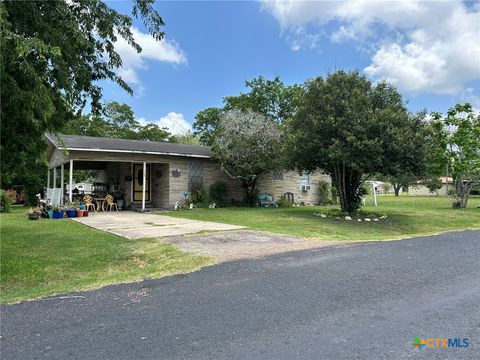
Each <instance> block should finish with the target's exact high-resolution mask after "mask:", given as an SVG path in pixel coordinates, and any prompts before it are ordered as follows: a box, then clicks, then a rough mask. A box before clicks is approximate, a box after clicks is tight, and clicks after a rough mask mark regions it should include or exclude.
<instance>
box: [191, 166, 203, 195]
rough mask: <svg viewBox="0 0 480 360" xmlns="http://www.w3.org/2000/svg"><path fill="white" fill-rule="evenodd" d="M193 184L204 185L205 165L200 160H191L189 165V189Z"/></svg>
mask: <svg viewBox="0 0 480 360" xmlns="http://www.w3.org/2000/svg"><path fill="white" fill-rule="evenodd" d="M193 184H202V185H203V163H202V161H200V160H191V161H189V163H188V188H189V189H191V188H192V185H193Z"/></svg>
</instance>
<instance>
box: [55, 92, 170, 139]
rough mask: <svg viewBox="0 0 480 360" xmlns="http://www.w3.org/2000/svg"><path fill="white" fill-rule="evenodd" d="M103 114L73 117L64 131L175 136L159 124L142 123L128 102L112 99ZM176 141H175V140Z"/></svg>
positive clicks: (123, 136)
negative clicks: (122, 102) (120, 102)
mask: <svg viewBox="0 0 480 360" xmlns="http://www.w3.org/2000/svg"><path fill="white" fill-rule="evenodd" d="M102 114H104V115H89V116H79V117H75V118H73V119H71V120H70V121H69V122H68V123H67V124H66V126H65V127H64V128H63V129H62V132H63V133H65V134H69V135H83V136H99V137H109V138H119V139H132V140H147V141H172V140H175V138H174V137H173V136H172V135H171V134H170V132H169V131H168V130H167V129H166V128H161V127H159V126H158V125H157V124H153V123H149V124H146V125H142V124H140V123H139V122H138V121H137V120H136V118H135V114H134V112H133V110H132V108H131V107H130V106H129V105H127V104H119V103H118V102H116V101H110V102H108V103H107V104H105V105H104V106H103V111H102ZM173 142H174V141H173Z"/></svg>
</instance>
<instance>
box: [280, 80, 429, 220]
mask: <svg viewBox="0 0 480 360" xmlns="http://www.w3.org/2000/svg"><path fill="white" fill-rule="evenodd" d="M288 128H289V129H288V132H287V133H288V135H289V136H288V141H287V143H286V149H287V153H288V154H289V155H290V158H291V162H292V165H294V166H296V167H297V168H299V169H303V170H306V171H315V170H317V169H322V170H324V171H326V172H328V173H329V174H330V175H331V176H332V178H333V182H334V184H335V186H336V188H337V190H338V194H339V199H340V205H341V208H342V211H345V212H348V213H355V212H356V211H357V210H358V208H359V207H360V203H361V196H362V184H363V183H364V181H365V180H366V179H367V178H368V177H369V176H370V175H372V174H376V173H380V174H384V175H391V174H390V172H392V171H393V170H394V169H395V168H396V165H395V164H399V168H400V169H402V168H404V169H405V170H407V169H408V170H409V171H410V170H412V171H413V169H415V164H414V163H416V162H421V161H423V159H421V158H420V157H421V156H422V152H418V153H417V152H414V153H408V154H404V153H401V155H400V156H401V157H402V159H401V162H400V161H399V159H398V156H399V151H400V149H402V145H404V144H403V142H404V141H405V136H403V133H406V134H409V135H416V133H417V131H418V132H420V133H421V132H422V131H423V130H422V126H421V123H420V122H418V121H414V118H413V117H409V116H408V113H407V110H406V107H405V104H404V102H403V99H402V97H401V95H400V94H399V93H398V92H397V91H396V89H395V88H394V87H393V86H391V85H389V84H387V83H384V82H380V83H379V84H376V85H372V84H371V82H370V81H368V80H367V79H366V78H365V77H364V76H361V75H360V74H359V73H358V72H344V71H338V72H336V73H332V74H330V75H329V76H328V77H327V78H326V79H324V78H322V77H318V78H316V79H313V80H311V81H308V82H307V83H306V84H305V86H304V93H303V95H302V96H301V98H300V99H299V103H298V109H297V112H296V114H295V116H294V117H293V118H292V120H291V121H289V122H288ZM419 136H420V135H419ZM395 171H396V169H395Z"/></svg>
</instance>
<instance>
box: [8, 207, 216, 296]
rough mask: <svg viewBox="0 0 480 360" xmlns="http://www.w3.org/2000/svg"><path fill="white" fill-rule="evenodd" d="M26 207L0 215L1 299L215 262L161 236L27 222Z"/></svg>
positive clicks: (82, 287) (93, 285) (65, 221)
mask: <svg viewBox="0 0 480 360" xmlns="http://www.w3.org/2000/svg"><path fill="white" fill-rule="evenodd" d="M26 210H27V209H26V208H24V207H20V206H14V207H12V209H11V212H10V213H3V214H0V264H1V267H0V273H1V276H0V292H1V294H0V302H1V303H12V302H18V301H21V300H27V299H28V300H29V299H35V298H39V297H45V296H50V295H57V294H64V293H69V292H72V291H81V290H91V289H96V288H99V287H102V286H105V285H111V284H119V283H126V282H136V281H141V280H144V279H148V278H159V277H162V276H166V275H173V274H179V273H188V272H192V271H195V270H197V269H199V268H201V267H203V266H207V265H211V264H213V263H214V262H215V260H214V259H213V258H211V257H204V256H199V255H194V254H189V253H184V252H182V251H180V250H178V249H177V248H176V247H174V246H172V245H169V244H165V243H163V242H162V241H161V240H160V239H139V240H128V239H125V238H122V237H119V236H115V235H112V234H108V233H105V232H102V231H98V230H95V229H92V228H89V227H87V226H84V225H82V224H80V223H77V222H75V221H72V220H68V219H63V220H47V219H40V220H36V221H32V220H28V219H27V217H26V215H25V212H26Z"/></svg>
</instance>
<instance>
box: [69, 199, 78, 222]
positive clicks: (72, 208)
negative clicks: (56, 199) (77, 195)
mask: <svg viewBox="0 0 480 360" xmlns="http://www.w3.org/2000/svg"><path fill="white" fill-rule="evenodd" d="M77 208H78V203H77V202H75V201H74V202H71V203H69V204H68V209H67V216H68V217H69V218H74V217H75V216H76V215H77Z"/></svg>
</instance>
